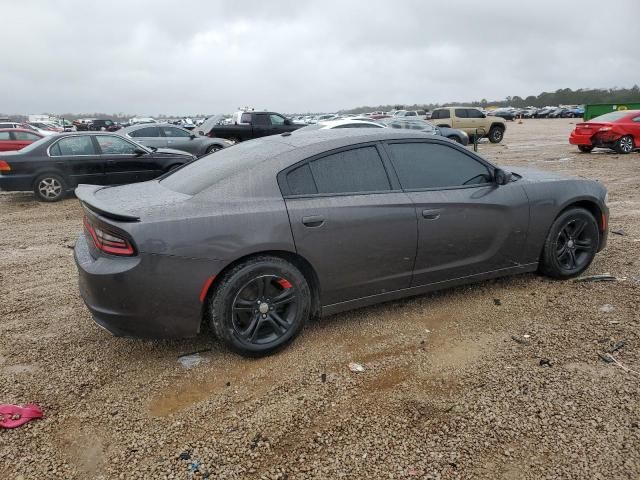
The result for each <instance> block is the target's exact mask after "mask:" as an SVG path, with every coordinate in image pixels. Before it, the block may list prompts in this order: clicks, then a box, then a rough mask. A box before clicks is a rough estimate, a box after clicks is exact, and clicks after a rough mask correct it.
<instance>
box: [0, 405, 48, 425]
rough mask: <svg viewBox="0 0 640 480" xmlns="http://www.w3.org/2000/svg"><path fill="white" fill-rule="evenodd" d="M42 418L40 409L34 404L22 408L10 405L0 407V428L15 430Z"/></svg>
mask: <svg viewBox="0 0 640 480" xmlns="http://www.w3.org/2000/svg"><path fill="white" fill-rule="evenodd" d="M43 416H44V414H43V413H42V409H41V408H40V407H39V406H38V405H36V404H35V403H30V404H29V405H25V406H24V407H21V406H19V405H11V404H4V405H0V428H17V427H20V426H22V425H24V424H25V423H27V422H30V421H31V420H35V419H37V418H42V417H43Z"/></svg>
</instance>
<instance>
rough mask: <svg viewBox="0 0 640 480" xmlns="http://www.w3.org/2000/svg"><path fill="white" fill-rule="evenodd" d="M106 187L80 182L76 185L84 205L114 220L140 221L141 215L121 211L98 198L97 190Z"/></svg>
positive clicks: (77, 194)
mask: <svg viewBox="0 0 640 480" xmlns="http://www.w3.org/2000/svg"><path fill="white" fill-rule="evenodd" d="M103 188H109V187H104V186H101V185H84V184H80V185H78V186H77V187H76V192H75V193H76V197H77V198H78V200H80V203H81V204H82V206H83V207H85V208H87V209H89V210H91V211H93V212H95V213H97V214H99V215H102V216H103V217H106V218H110V219H112V220H118V221H121V222H138V221H140V217H138V216H136V215H131V214H130V213H127V212H119V211H117V210H114V209H113V208H112V207H111V206H109V205H105V204H104V203H103V202H100V200H98V199H97V198H96V192H98V191H99V190H102V189H103Z"/></svg>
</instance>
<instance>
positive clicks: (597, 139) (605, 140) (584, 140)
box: [569, 132, 620, 148]
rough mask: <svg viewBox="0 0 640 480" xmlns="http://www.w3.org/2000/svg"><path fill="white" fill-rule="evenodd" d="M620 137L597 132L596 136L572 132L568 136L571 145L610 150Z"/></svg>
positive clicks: (614, 134)
mask: <svg viewBox="0 0 640 480" xmlns="http://www.w3.org/2000/svg"><path fill="white" fill-rule="evenodd" d="M618 138H620V135H619V134H617V133H615V132H598V133H596V134H586V135H581V134H577V133H575V132H572V133H571V135H570V136H569V143H570V144H571V145H587V146H592V147H602V148H612V147H613V146H614V145H615V144H616V141H617V140H618Z"/></svg>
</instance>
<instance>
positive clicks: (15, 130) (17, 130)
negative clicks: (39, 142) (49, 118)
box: [0, 128, 42, 136]
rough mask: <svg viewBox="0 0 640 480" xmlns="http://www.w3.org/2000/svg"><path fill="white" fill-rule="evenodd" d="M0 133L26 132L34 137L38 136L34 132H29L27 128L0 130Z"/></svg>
mask: <svg viewBox="0 0 640 480" xmlns="http://www.w3.org/2000/svg"><path fill="white" fill-rule="evenodd" d="M0 132H27V133H33V134H34V135H40V134H39V133H38V132H36V131H35V130H30V129H28V128H0ZM40 136H42V135H40Z"/></svg>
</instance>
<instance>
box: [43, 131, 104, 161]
mask: <svg viewBox="0 0 640 480" xmlns="http://www.w3.org/2000/svg"><path fill="white" fill-rule="evenodd" d="M95 154H96V150H95V148H94V146H93V141H92V140H91V137H89V136H84V135H83V136H73V137H66V138H63V139H62V140H60V141H59V142H57V143H56V144H55V146H54V147H52V148H51V155H52V156H54V157H55V156H63V155H95Z"/></svg>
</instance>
